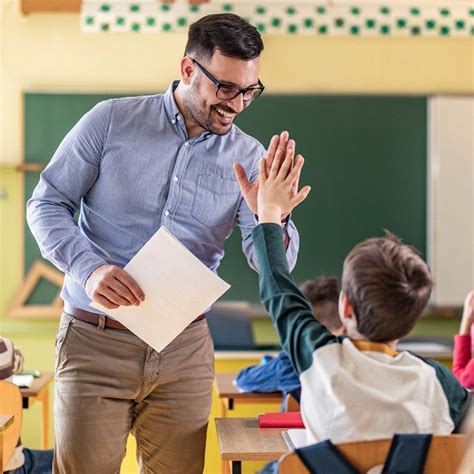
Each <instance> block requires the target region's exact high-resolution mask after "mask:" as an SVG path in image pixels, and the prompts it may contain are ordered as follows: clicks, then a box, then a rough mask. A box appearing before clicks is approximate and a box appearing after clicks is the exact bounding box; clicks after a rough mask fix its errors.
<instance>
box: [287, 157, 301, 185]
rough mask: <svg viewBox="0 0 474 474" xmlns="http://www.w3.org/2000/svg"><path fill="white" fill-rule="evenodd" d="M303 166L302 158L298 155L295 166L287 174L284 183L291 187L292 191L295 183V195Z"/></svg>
mask: <svg viewBox="0 0 474 474" xmlns="http://www.w3.org/2000/svg"><path fill="white" fill-rule="evenodd" d="M303 164H304V158H303V157H302V156H301V155H298V156H297V157H296V160H295V166H294V167H293V169H292V170H291V171H290V173H288V176H287V177H286V180H285V183H286V184H288V185H291V187H292V190H293V189H294V186H295V183H297V182H298V183H297V186H296V189H295V193H296V192H297V191H298V184H299V179H300V176H301V169H302V168H303Z"/></svg>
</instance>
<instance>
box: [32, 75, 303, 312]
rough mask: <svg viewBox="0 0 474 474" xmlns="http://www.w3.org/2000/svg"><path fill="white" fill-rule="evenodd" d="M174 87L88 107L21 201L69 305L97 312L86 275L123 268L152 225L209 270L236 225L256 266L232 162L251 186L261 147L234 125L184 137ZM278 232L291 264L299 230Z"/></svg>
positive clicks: (249, 221)
mask: <svg viewBox="0 0 474 474" xmlns="http://www.w3.org/2000/svg"><path fill="white" fill-rule="evenodd" d="M176 85H177V82H175V83H173V84H172V85H170V87H169V89H168V91H167V92H166V93H165V94H158V95H152V96H140V97H129V98H122V99H112V100H107V101H104V102H101V103H99V104H97V105H96V106H95V107H94V108H93V109H92V110H90V111H89V112H88V113H87V114H86V115H84V117H82V118H81V120H80V121H79V122H78V123H77V124H76V125H75V126H74V128H73V129H72V130H71V131H70V132H69V133H68V134H67V135H66V137H65V138H64V140H63V141H62V143H61V144H60V146H59V147H58V149H57V151H56V153H55V154H54V156H53V159H52V160H51V162H50V163H49V164H48V166H47V167H46V168H45V169H44V171H43V172H42V173H41V177H40V181H39V183H38V185H37V187H36V189H35V190H34V192H33V196H32V197H31V199H30V200H29V201H28V204H27V219H28V224H29V226H30V229H31V231H32V232H33V235H34V236H35V238H36V240H37V242H38V245H39V247H40V250H41V253H42V255H43V256H44V257H45V258H46V259H48V260H50V261H51V262H52V263H54V265H56V266H57V267H58V268H59V269H60V270H62V271H63V272H64V273H65V274H66V278H65V281H64V287H63V290H62V293H61V295H62V297H63V299H64V300H65V301H67V302H68V303H69V304H71V305H72V306H75V307H77V308H81V309H85V310H88V311H95V312H97V310H95V309H93V308H91V307H90V306H89V303H90V301H91V300H90V298H89V297H88V296H87V295H86V293H85V290H84V286H85V282H86V280H87V278H88V277H89V275H90V274H91V273H92V272H93V271H94V270H95V269H96V268H97V267H98V266H100V265H102V264H104V263H108V264H114V265H118V266H120V267H122V268H123V267H124V266H125V265H126V264H127V263H128V262H129V260H131V258H132V257H133V256H134V255H135V254H136V253H137V252H138V251H139V250H140V249H141V248H142V247H143V245H144V244H145V243H146V242H147V241H148V239H149V238H150V237H151V236H152V235H153V234H154V233H155V232H156V231H157V230H158V229H159V228H160V227H161V226H165V227H166V228H167V229H168V230H169V231H170V232H171V233H172V234H173V235H174V236H175V237H176V238H177V239H179V240H180V241H181V242H182V243H183V244H184V245H185V246H186V247H187V248H188V249H189V250H190V251H191V252H192V253H193V254H194V255H196V257H198V258H199V259H200V260H201V261H202V262H203V263H204V264H205V265H207V266H208V267H209V268H210V269H211V270H212V271H214V272H216V270H217V267H218V266H219V263H220V260H221V259H222V257H223V255H224V241H225V240H226V239H227V238H228V237H229V236H230V234H231V233H232V231H233V229H234V227H235V225H236V224H237V225H238V226H239V227H240V230H241V233H242V248H243V251H244V254H245V256H246V258H247V260H248V263H249V265H250V266H251V267H252V268H254V269H256V266H257V263H256V259H255V254H254V249H253V243H252V237H251V232H252V229H253V228H254V227H255V225H256V224H257V222H256V220H255V217H254V215H253V214H252V212H251V211H250V209H249V208H248V207H247V205H246V203H245V201H244V199H243V197H242V195H241V193H240V190H239V185H238V183H237V181H236V179H235V177H234V172H233V169H232V164H233V163H234V162H240V163H241V164H242V166H243V167H244V169H245V171H246V173H247V176H249V177H250V178H249V179H250V180H251V181H253V180H255V179H256V178H257V176H258V162H259V159H260V158H261V157H262V156H263V155H264V154H265V149H264V147H263V146H262V145H261V144H260V143H259V142H258V141H257V140H255V139H254V138H252V137H250V136H248V135H246V134H245V133H243V132H242V131H241V130H240V129H239V128H238V127H237V126H236V125H233V126H232V128H231V130H230V132H229V133H228V134H226V135H223V136H219V135H214V134H212V133H210V132H203V133H201V134H200V135H199V136H197V137H193V138H191V139H190V138H189V137H188V135H187V132H186V127H185V125H184V122H183V118H182V116H181V114H180V112H179V109H178V107H177V106H176V102H175V100H174V97H173V90H174V88H175V87H176ZM77 211H79V218H78V222H76V220H75V219H74V215H75V213H76V212H77ZM285 231H286V232H287V233H288V236H289V238H290V243H289V246H288V250H287V258H288V262H289V264H290V267H294V265H295V263H296V257H297V252H298V246H299V238H298V233H297V230H296V228H295V226H294V224H293V223H292V222H291V221H289V222H288V224H287V225H286V226H285ZM230 283H231V284H232V282H230Z"/></svg>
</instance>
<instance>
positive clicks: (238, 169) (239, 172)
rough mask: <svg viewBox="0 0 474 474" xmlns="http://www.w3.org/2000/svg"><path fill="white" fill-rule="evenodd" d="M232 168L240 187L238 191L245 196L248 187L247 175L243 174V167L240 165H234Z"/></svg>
mask: <svg viewBox="0 0 474 474" xmlns="http://www.w3.org/2000/svg"><path fill="white" fill-rule="evenodd" d="M262 161H263V160H262ZM233 168H234V174H235V178H236V179H237V182H238V183H239V186H240V190H241V191H242V194H245V193H246V192H247V190H248V188H249V187H250V183H249V180H248V179H247V174H246V173H245V170H244V167H243V166H242V165H241V164H240V163H234V166H233Z"/></svg>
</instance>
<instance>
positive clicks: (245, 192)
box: [234, 163, 258, 214]
mask: <svg viewBox="0 0 474 474" xmlns="http://www.w3.org/2000/svg"><path fill="white" fill-rule="evenodd" d="M234 172H235V177H236V178H237V181H238V183H239V186H240V190H241V192H242V196H243V197H244V199H245V202H246V203H247V206H248V207H249V209H250V210H251V211H252V212H253V213H254V214H258V212H257V194H258V180H257V181H255V183H250V182H249V180H248V179H247V174H246V173H245V170H244V168H243V166H242V165H241V164H240V163H235V164H234Z"/></svg>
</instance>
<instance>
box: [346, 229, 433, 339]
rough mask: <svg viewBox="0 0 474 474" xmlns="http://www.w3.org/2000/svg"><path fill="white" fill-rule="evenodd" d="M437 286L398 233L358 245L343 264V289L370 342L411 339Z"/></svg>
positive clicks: (359, 328)
mask: <svg viewBox="0 0 474 474" xmlns="http://www.w3.org/2000/svg"><path fill="white" fill-rule="evenodd" d="M432 287H433V281H432V279H431V275H430V271H429V268H428V265H426V263H425V262H424V261H423V260H422V258H421V257H420V255H419V254H418V252H417V250H416V249H415V248H414V247H412V246H409V245H404V244H402V242H401V241H400V240H399V239H397V237H395V236H394V235H393V234H390V233H388V232H387V235H386V237H384V238H374V239H368V240H365V241H363V242H361V243H360V244H358V245H356V246H355V247H354V248H353V249H352V250H351V252H350V253H349V255H348V256H347V257H346V259H345V261H344V269H343V275H342V290H343V291H344V293H345V294H346V296H347V298H348V300H349V302H350V303H351V305H352V308H353V309H354V313H355V317H356V319H357V330H358V331H359V333H360V334H361V335H363V336H365V337H366V338H367V339H368V340H369V341H374V342H389V341H393V340H395V339H399V338H400V337H403V336H405V335H407V334H408V333H409V332H410V331H411V330H412V329H413V326H414V325H415V323H416V321H417V319H418V317H419V316H420V315H421V313H422V311H423V309H424V308H425V306H426V304H427V302H428V299H429V297H430V294H431V289H432Z"/></svg>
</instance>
